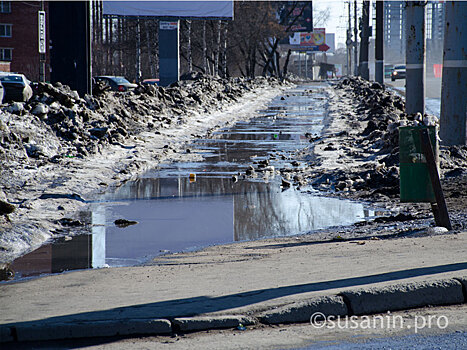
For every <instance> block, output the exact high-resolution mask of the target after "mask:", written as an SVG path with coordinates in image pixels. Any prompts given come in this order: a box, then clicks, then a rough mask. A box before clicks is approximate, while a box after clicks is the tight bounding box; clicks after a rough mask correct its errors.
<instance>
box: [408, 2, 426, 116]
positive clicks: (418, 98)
mask: <svg viewBox="0 0 467 350" xmlns="http://www.w3.org/2000/svg"><path fill="white" fill-rule="evenodd" d="M406 6H407V7H406V14H407V17H406V27H405V29H406V30H405V33H406V34H405V35H406V49H405V62H406V65H405V67H406V72H407V73H406V80H405V112H406V113H407V114H412V113H418V112H420V113H422V114H424V113H425V1H408V2H407V5H406Z"/></svg>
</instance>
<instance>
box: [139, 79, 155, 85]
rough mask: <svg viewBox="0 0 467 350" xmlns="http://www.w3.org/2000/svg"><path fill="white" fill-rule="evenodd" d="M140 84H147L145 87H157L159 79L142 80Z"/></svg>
mask: <svg viewBox="0 0 467 350" xmlns="http://www.w3.org/2000/svg"><path fill="white" fill-rule="evenodd" d="M141 83H142V84H147V85H159V79H157V78H153V79H144V80H143V81H142V82H141Z"/></svg>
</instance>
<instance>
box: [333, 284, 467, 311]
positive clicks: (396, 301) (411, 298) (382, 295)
mask: <svg viewBox="0 0 467 350" xmlns="http://www.w3.org/2000/svg"><path fill="white" fill-rule="evenodd" d="M340 295H342V296H343V297H344V299H345V300H346V302H347V306H348V307H349V311H350V312H351V313H352V314H355V315H366V314H376V313H381V312H386V311H397V310H404V309H412V308H416V307H422V306H428V305H449V304H460V303H463V302H464V294H463V292H462V284H461V283H460V282H459V281H457V280H455V279H449V280H438V281H431V282H417V283H413V282H412V283H405V284H396V285H392V286H387V287H380V288H370V289H360V290H355V291H348V292H343V293H340Z"/></svg>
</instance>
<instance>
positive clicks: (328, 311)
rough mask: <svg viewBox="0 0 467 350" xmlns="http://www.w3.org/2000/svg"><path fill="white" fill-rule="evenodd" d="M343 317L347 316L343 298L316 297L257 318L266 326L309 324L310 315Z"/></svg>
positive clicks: (268, 312)
mask: <svg viewBox="0 0 467 350" xmlns="http://www.w3.org/2000/svg"><path fill="white" fill-rule="evenodd" d="M315 313H319V314H321V315H322V316H323V317H325V316H330V315H333V316H344V315H347V314H348V309H347V306H346V305H345V302H344V298H342V297H340V296H325V297H316V298H312V299H309V300H306V301H303V302H298V303H293V304H289V305H285V306H282V307H280V308H277V309H274V310H271V311H267V312H265V313H263V314H261V315H260V316H258V318H259V320H260V322H262V323H266V324H278V323H298V322H310V317H311V315H313V314H315Z"/></svg>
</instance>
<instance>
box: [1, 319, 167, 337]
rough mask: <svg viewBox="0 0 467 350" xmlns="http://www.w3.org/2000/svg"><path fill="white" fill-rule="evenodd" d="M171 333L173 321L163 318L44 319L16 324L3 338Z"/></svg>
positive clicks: (2, 331)
mask: <svg viewBox="0 0 467 350" xmlns="http://www.w3.org/2000/svg"><path fill="white" fill-rule="evenodd" d="M10 330H11V329H10ZM3 333H4V328H3V329H2V330H1V331H0V334H1V335H3ZM170 333H172V325H171V323H170V321H168V320H163V319H133V320H115V321H96V322H79V323H52V322H50V323H49V322H43V323H36V324H27V323H26V324H24V325H17V326H14V330H13V331H12V332H10V334H9V336H8V335H7V338H6V339H7V340H4V339H3V337H2V339H1V341H2V342H5V341H12V340H14V338H16V340H17V341H20V342H22V341H38V340H57V339H71V338H93V337H112V336H118V335H133V334H170ZM12 338H13V339H12ZM8 339H10V340H8Z"/></svg>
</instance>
